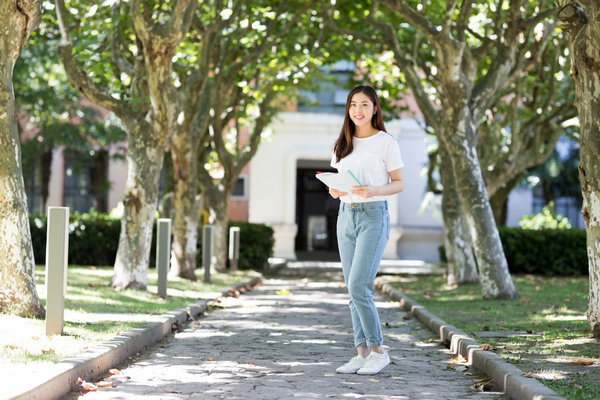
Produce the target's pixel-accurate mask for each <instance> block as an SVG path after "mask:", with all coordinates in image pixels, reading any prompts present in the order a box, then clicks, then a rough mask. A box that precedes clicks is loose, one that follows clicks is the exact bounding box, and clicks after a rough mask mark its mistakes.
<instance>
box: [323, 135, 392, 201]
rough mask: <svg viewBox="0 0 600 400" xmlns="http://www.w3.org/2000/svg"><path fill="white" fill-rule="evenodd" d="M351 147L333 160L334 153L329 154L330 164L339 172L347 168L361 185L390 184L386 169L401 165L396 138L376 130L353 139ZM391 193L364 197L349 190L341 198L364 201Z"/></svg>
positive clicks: (380, 199) (374, 199) (385, 197)
mask: <svg viewBox="0 0 600 400" xmlns="http://www.w3.org/2000/svg"><path fill="white" fill-rule="evenodd" d="M352 144H353V146H354V150H353V151H352V153H350V154H349V155H347V156H346V157H344V158H342V159H341V160H340V162H339V163H338V162H336V161H335V153H333V155H332V157H331V166H332V167H333V168H335V169H337V170H338V172H342V171H347V170H350V171H351V172H352V173H353V174H354V175H355V176H356V178H358V180H359V181H360V183H362V184H363V185H371V186H384V185H387V184H388V183H390V181H391V179H390V175H389V172H390V171H393V170H396V169H398V168H403V167H404V162H403V161H402V155H401V154H400V145H399V143H398V140H397V139H396V138H395V137H393V136H392V135H390V134H389V133H387V132H384V131H379V132H378V133H376V134H375V135H373V136H369V137H366V138H358V137H353V138H352ZM388 197H390V196H375V197H370V198H368V199H367V198H364V197H360V196H357V195H353V194H352V193H349V194H348V195H346V196H342V197H340V200H342V201H343V202H344V203H366V202H370V201H382V200H386V199H387V198H388Z"/></svg>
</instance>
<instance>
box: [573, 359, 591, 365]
mask: <svg viewBox="0 0 600 400" xmlns="http://www.w3.org/2000/svg"><path fill="white" fill-rule="evenodd" d="M594 362H595V361H594V360H589V359H584V358H580V359H578V360H575V361H573V362H571V364H573V365H594Z"/></svg>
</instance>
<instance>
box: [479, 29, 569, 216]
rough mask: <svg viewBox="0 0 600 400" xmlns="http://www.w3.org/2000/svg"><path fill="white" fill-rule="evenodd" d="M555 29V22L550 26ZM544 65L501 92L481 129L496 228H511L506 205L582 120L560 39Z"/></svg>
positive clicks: (553, 43) (482, 157) (531, 68)
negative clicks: (525, 178) (528, 173)
mask: <svg viewBox="0 0 600 400" xmlns="http://www.w3.org/2000/svg"><path fill="white" fill-rule="evenodd" d="M548 24H551V25H550V26H555V25H556V23H555V22H553V21H552V22H548ZM548 40H549V42H548V44H547V45H546V46H545V48H544V49H543V51H542V54H541V55H540V58H539V62H538V63H536V64H531V65H529V66H528V67H527V68H526V69H525V70H523V71H521V73H520V74H518V75H517V76H516V77H515V79H514V81H512V82H509V84H508V85H506V86H505V87H504V88H502V90H500V91H499V92H498V95H497V99H496V101H495V102H494V104H493V105H492V106H491V107H490V109H488V110H487V111H486V116H485V121H484V122H483V123H481V124H480V125H479V126H478V127H477V136H478V142H477V154H478V156H479V160H480V164H481V170H482V172H483V178H484V180H485V184H486V188H487V191H488V195H489V198H490V203H491V205H492V210H493V211H494V216H495V218H496V222H497V223H498V224H499V225H505V224H506V213H505V210H506V203H507V201H508V195H509V193H510V192H511V191H512V189H513V188H514V187H515V186H516V185H517V184H518V183H519V182H520V181H521V178H522V177H523V176H524V175H525V173H526V171H527V170H528V169H530V168H532V167H534V166H536V165H541V164H543V163H544V162H545V161H546V160H548V158H549V157H550V155H551V154H552V153H553V151H554V148H555V146H556V143H557V141H558V139H559V138H560V136H561V135H563V134H566V133H569V132H570V131H571V130H572V129H571V128H569V127H568V126H567V125H568V123H569V121H570V120H572V119H573V118H574V117H576V115H577V110H576V109H575V108H574V107H573V105H572V104H571V103H570V101H569V99H570V98H571V91H572V82H571V81H570V80H569V79H568V78H567V77H566V76H565V74H564V72H563V70H564V64H565V63H566V59H567V57H568V53H567V51H566V49H565V42H564V40H561V38H560V37H559V36H558V33H555V34H553V35H552V36H548Z"/></svg>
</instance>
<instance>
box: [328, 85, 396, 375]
mask: <svg viewBox="0 0 600 400" xmlns="http://www.w3.org/2000/svg"><path fill="white" fill-rule="evenodd" d="M331 166H332V167H333V168H335V169H337V170H338V171H347V170H350V171H351V172H352V173H353V174H354V175H355V176H356V178H358V181H359V182H360V183H361V186H354V187H353V188H352V190H351V191H350V193H346V192H340V191H338V190H335V189H330V190H329V193H330V194H331V196H332V197H333V198H340V200H341V203H340V211H339V215H338V222H337V237H338V246H339V250H340V258H341V261H342V269H343V272H344V280H345V282H346V286H347V287H348V294H349V295H350V313H351V315H352V327H353V329H354V345H355V346H356V349H357V352H358V355H357V356H356V357H354V358H352V359H351V360H350V361H349V362H347V363H346V364H344V365H342V366H341V367H339V368H338V369H337V370H336V372H338V373H342V374H354V373H358V374H361V375H371V374H376V373H378V372H379V371H381V370H382V369H383V368H384V367H385V366H386V365H388V364H389V363H390V358H389V356H388V354H387V352H386V351H385V350H384V349H383V347H382V345H383V335H382V333H381V325H380V322H379V314H378V313H377V308H376V307H375V303H374V302H373V282H374V280H375V276H376V275H377V270H378V269H379V263H380V261H381V256H382V255H383V250H384V248H385V245H386V243H387V241H388V238H389V233H390V221H389V216H388V207H387V200H386V198H387V197H388V196H391V195H394V194H396V193H399V192H401V191H402V190H403V189H404V181H403V178H402V168H403V167H404V163H403V162H402V156H401V155H400V147H399V145H398V141H397V140H396V139H395V138H394V137H393V136H391V135H390V134H388V133H387V132H386V130H385V126H384V125H383V119H382V116H381V109H380V107H379V99H378V98H377V94H376V93H375V90H373V88H371V87H370V86H358V87H356V88H354V89H353V90H352V91H351V92H350V93H349V94H348V99H347V100H346V116H345V118H344V125H343V127H342V131H341V133H340V136H339V137H338V139H337V141H336V142H335V145H334V147H333V156H332V160H331Z"/></svg>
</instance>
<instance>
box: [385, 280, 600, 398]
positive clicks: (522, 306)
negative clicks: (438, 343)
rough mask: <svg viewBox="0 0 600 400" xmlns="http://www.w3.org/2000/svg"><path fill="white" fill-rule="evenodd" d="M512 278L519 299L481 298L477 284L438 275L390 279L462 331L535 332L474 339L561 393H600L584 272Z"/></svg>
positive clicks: (599, 352) (598, 344) (598, 353)
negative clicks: (581, 274)
mask: <svg viewBox="0 0 600 400" xmlns="http://www.w3.org/2000/svg"><path fill="white" fill-rule="evenodd" d="M512 278H513V281H514V283H515V286H516V288H517V290H518V291H519V293H520V294H521V298H520V299H515V300H483V299H482V296H481V290H480V287H479V285H464V286H459V287H455V286H454V287H452V286H448V285H447V284H446V280H445V278H444V277H442V276H411V277H406V278H401V279H399V280H397V281H395V282H393V283H392V284H393V285H394V287H396V289H398V290H400V291H401V292H403V293H405V294H406V295H407V296H409V297H411V298H412V299H414V300H415V301H417V302H418V303H420V304H421V305H422V306H424V307H425V308H427V309H428V310H429V311H431V312H432V313H433V314H435V315H437V316H439V317H440V318H441V319H443V320H444V321H446V322H447V323H450V324H452V325H454V326H456V327H457V328H459V329H460V330H462V331H464V332H486V331H489V332H494V331H504V332H510V331H522V332H528V331H529V332H530V333H533V334H535V336H527V337H520V336H509V337H506V338H488V339H484V338H475V339H476V340H477V342H479V343H482V344H483V343H488V344H490V345H492V346H493V347H494V351H495V352H496V353H497V354H499V355H500V356H501V357H502V358H504V359H505V360H507V361H509V362H511V363H512V364H514V365H516V366H517V367H518V368H520V369H521V370H522V371H524V372H525V373H527V374H530V375H531V376H533V377H535V378H537V379H539V380H540V381H541V382H543V383H544V384H545V385H546V386H548V387H550V388H552V389H553V390H555V391H556V392H558V393H559V394H560V395H562V396H563V397H565V398H567V399H600V359H599V357H600V341H598V340H595V339H594V338H593V337H592V335H591V333H590V330H589V325H588V323H587V320H586V306H587V293H588V278H587V277H542V276H532V275H524V276H513V277H512ZM587 364H589V365H587Z"/></svg>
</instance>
